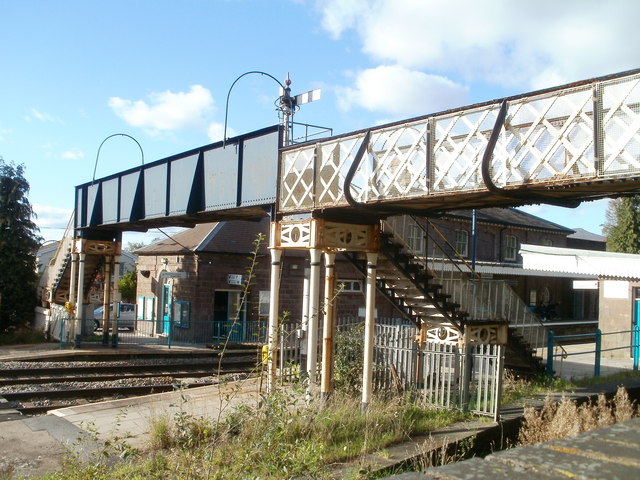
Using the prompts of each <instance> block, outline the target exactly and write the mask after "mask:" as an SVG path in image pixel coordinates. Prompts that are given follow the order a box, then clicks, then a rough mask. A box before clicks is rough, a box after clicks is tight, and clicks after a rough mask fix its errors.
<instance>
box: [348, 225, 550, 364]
mask: <svg viewBox="0 0 640 480" xmlns="http://www.w3.org/2000/svg"><path fill="white" fill-rule="evenodd" d="M393 220H394V219H393V218H392V219H390V221H388V222H385V223H384V231H383V233H382V235H381V247H380V253H381V255H380V256H379V258H378V262H377V288H378V291H379V292H381V293H382V294H383V295H384V296H385V297H386V298H387V299H388V300H389V301H390V302H391V303H392V305H394V306H395V307H396V309H397V310H398V311H399V312H400V313H401V314H402V315H403V316H404V317H405V318H407V319H409V320H411V321H412V322H413V323H415V324H416V325H418V326H419V325H422V324H427V325H428V326H429V328H433V327H439V326H444V327H453V328H455V329H457V330H459V331H463V330H464V326H465V325H467V324H471V323H473V324H478V323H496V322H498V323H500V322H505V321H508V323H509V339H508V345H507V352H506V358H505V364H506V367H507V368H510V369H512V370H513V371H514V372H515V373H516V374H517V375H519V376H527V377H530V376H534V375H537V374H541V373H544V366H543V365H542V361H541V358H540V357H538V356H537V355H536V353H537V349H539V348H543V347H544V346H545V343H544V342H545V338H546V332H545V328H544V326H543V324H542V322H541V321H540V319H539V318H538V317H537V316H536V315H535V314H534V313H532V312H529V311H528V309H527V306H526V304H525V303H524V302H523V301H522V299H520V297H518V295H517V294H516V293H515V292H514V291H513V289H512V288H511V287H510V286H509V285H508V284H507V283H506V282H504V281H501V280H486V279H480V278H479V275H477V274H476V273H475V272H474V271H473V269H471V266H470V265H468V264H467V263H466V261H465V260H464V259H463V258H462V257H459V256H458V257H454V256H451V255H449V254H448V253H447V251H451V250H453V251H454V252H455V249H454V248H453V247H452V246H451V245H445V246H443V245H442V241H443V239H444V237H442V238H439V239H438V238H434V235H432V234H431V232H427V231H426V230H425V229H424V228H423V227H422V226H421V224H420V222H417V221H416V220H415V219H413V218H411V222H413V223H415V224H416V225H418V226H420V228H421V229H422V231H423V232H424V234H425V235H428V236H429V237H430V244H431V245H435V246H438V250H439V251H440V253H441V255H433V252H431V254H430V255H429V256H425V255H421V254H419V253H418V252H415V251H413V249H412V248H411V246H410V245H408V243H407V242H406V241H405V240H404V238H403V237H402V236H401V235H400V234H399V232H398V230H396V229H394V227H393ZM430 230H434V231H436V230H435V227H433V229H430ZM445 241H446V240H445ZM349 258H350V259H351V260H352V263H354V265H356V266H357V267H358V268H359V269H360V270H361V271H362V272H363V273H365V267H364V264H363V263H362V262H361V261H357V260H356V258H357V257H354V256H351V257H349Z"/></svg>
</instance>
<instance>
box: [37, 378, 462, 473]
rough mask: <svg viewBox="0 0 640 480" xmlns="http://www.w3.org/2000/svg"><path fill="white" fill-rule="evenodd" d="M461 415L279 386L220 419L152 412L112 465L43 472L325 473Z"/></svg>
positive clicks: (74, 464) (102, 461)
mask: <svg viewBox="0 0 640 480" xmlns="http://www.w3.org/2000/svg"><path fill="white" fill-rule="evenodd" d="M460 418H461V415H460V414H459V413H456V412H446V411H436V410H430V409H425V408H422V407H420V406H418V405H416V404H413V403H411V402H405V401H376V402H372V404H371V405H370V408H369V409H368V410H367V412H366V413H364V412H361V409H360V403H359V400H357V399H354V398H353V397H348V396H344V395H340V394H338V395H336V396H335V397H334V398H333V401H331V402H330V403H329V404H326V405H324V406H321V405H317V404H316V405H308V404H306V403H305V402H304V401H303V399H302V398H301V396H300V395H297V394H293V393H291V392H287V391H281V392H278V393H276V394H274V395H271V396H269V397H261V398H260V400H259V402H258V403H257V404H256V405H254V406H250V405H243V406H241V407H239V408H237V409H235V410H234V411H233V412H230V413H229V414H227V415H226V416H224V417H223V418H222V419H221V421H220V422H215V421H214V420H211V419H207V418H196V417H192V416H190V415H186V414H185V413H184V412H180V413H178V414H176V416H175V417H173V418H171V417H167V416H159V417H156V418H155V419H153V421H152V426H151V440H150V449H149V453H148V454H145V455H142V454H137V455H134V456H133V457H131V458H130V459H128V460H127V461H126V462H119V463H117V464H115V465H114V464H112V462H111V461H110V460H109V456H108V455H102V456H101V457H100V458H97V459H96V460H95V461H94V462H92V463H90V464H83V463H82V462H80V461H79V460H78V459H77V458H75V457H73V456H70V457H69V458H68V460H67V462H66V464H65V468H64V469H63V470H62V471H60V472H56V473H54V474H51V475H48V476H45V477H42V478H43V479H50V480H53V479H56V480H76V479H77V480H80V479H89V478H91V479H95V480H102V479H104V480H106V479H125V478H126V479H138V480H151V479H176V480H177V479H193V480H199V479H227V478H261V479H286V478H318V479H321V478H329V477H330V474H331V469H332V467H333V466H335V465H336V464H337V463H340V462H344V461H347V460H350V459H354V458H355V459H357V458H358V457H359V456H360V455H361V454H363V453H366V452H369V451H372V450H378V449H381V448H384V447H385V446H387V445H389V444H391V443H395V442H398V441H400V440H404V439H406V438H408V436H410V435H416V434H424V433H427V432H429V431H432V430H434V429H437V428H440V427H442V426H444V425H447V424H449V423H451V422H454V421H456V420H458V419H460ZM122 451H127V452H130V451H131V450H130V449H127V448H118V449H116V448H115V444H113V452H112V453H113V454H120V453H121V452H122ZM102 453H105V452H102ZM357 470H358V469H357V468H356V471H357Z"/></svg>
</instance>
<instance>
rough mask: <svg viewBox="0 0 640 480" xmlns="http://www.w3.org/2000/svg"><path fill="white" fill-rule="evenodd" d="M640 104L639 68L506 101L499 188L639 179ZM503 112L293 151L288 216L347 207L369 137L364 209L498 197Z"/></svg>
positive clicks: (284, 195) (463, 114) (286, 163)
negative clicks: (458, 196) (455, 197)
mask: <svg viewBox="0 0 640 480" xmlns="http://www.w3.org/2000/svg"><path fill="white" fill-rule="evenodd" d="M639 103H640V75H639V74H638V71H637V70H636V71H633V72H627V73H622V74H619V75H612V76H609V77H606V78H600V79H593V80H590V81H584V82H578V83H575V84H572V85H567V86H563V87H557V88H553V89H549V90H546V91H543V92H534V93H531V94H524V95H518V96H515V97H510V98H508V99H506V104H507V106H508V111H507V117H506V119H505V121H504V124H503V125H499V127H500V128H501V130H500V135H499V137H498V138H497V143H496V145H495V148H494V149H493V155H492V158H490V159H489V164H488V166H487V167H488V168H487V169H486V170H487V171H488V172H489V175H490V181H491V182H492V183H493V185H495V186H496V187H497V188H508V187H517V186H524V185H526V186H527V188H533V187H535V186H536V185H539V186H540V185H543V184H556V185H560V184H565V183H567V182H573V183H578V182H586V181H590V182H591V181H593V180H606V179H610V178H615V177H623V176H634V175H637V173H638V172H639V171H640V164H639V162H638V148H639V147H640V141H639V140H638V138H639V132H640V122H638V119H639V118H640V115H639V113H638V109H637V105H638V104H639ZM500 106H501V102H500V101H495V102H488V103H485V104H481V105H472V106H468V107H463V108H460V109H456V110H452V111H447V112H443V113H439V114H435V115H432V116H427V117H423V118H419V119H415V120H411V121H406V122H402V123H397V124H394V125H388V126H382V127H377V128H372V129H370V130H369V131H361V132H356V133H353V134H348V135H345V136H341V137H338V138H330V139H327V140H324V141H319V142H317V143H315V144H305V145H302V146H300V147H297V148H296V147H291V148H288V149H285V150H284V151H283V155H282V156H281V165H280V172H282V175H281V178H280V188H279V192H280V198H279V206H280V209H281V211H283V212H295V211H309V210H313V209H317V208H323V207H336V206H347V205H348V202H347V200H346V198H345V194H344V191H343V188H344V184H345V179H346V178H347V173H348V171H349V169H350V167H351V165H352V164H353V163H354V160H355V158H356V153H357V152H358V150H359V148H360V146H361V144H362V143H363V140H364V139H365V138H366V137H367V135H369V143H368V144H367V145H365V147H366V156H365V160H364V161H363V162H362V163H361V164H360V166H359V167H358V168H357V170H356V171H355V172H354V176H353V179H352V181H351V183H350V185H349V186H348V188H350V189H351V195H352V196H353V198H354V200H355V201H357V202H359V203H375V202H380V201H388V200H406V199H412V198H413V199H416V198H425V197H427V196H430V195H438V194H442V193H452V192H475V193H489V191H488V188H487V186H486V185H485V182H484V180H483V175H482V167H483V165H482V164H483V155H484V153H485V151H486V150H487V146H488V142H489V137H490V135H491V132H492V130H493V129H494V126H495V124H496V120H497V119H498V116H499V114H500ZM425 159H426V161H425ZM584 195H585V196H588V195H589V191H584Z"/></svg>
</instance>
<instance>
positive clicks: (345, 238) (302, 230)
mask: <svg viewBox="0 0 640 480" xmlns="http://www.w3.org/2000/svg"><path fill="white" fill-rule="evenodd" d="M290 137H291V136H290V135H288V131H286V128H285V126H283V125H277V126H273V127H269V128H265V129H262V130H259V131H255V132H251V133H248V134H245V135H240V136H238V137H235V138H231V139H226V140H225V141H224V142H219V143H215V144H211V145H207V146H204V147H200V148H196V149H193V150H190V151H187V152H184V153H180V154H177V155H174V156H172V157H169V158H165V159H162V160H158V161H155V162H152V163H148V164H145V165H142V166H139V167H136V168H132V169H130V170H127V171H124V172H120V173H116V174H114V175H110V176H108V177H104V178H100V179H97V180H94V181H92V182H90V183H86V184H83V185H79V186H77V187H76V196H75V199H76V200H75V203H76V205H75V224H74V232H75V237H76V238H78V239H81V240H82V241H81V242H79V243H77V244H79V245H82V244H83V242H85V243H86V244H89V243H87V242H92V241H106V240H109V239H118V238H120V234H121V232H122V231H126V230H147V229H150V228H155V227H164V226H193V225H195V224H198V223H204V222H211V221H224V220H237V219H260V218H264V217H271V219H272V230H271V239H270V247H271V249H272V276H271V279H272V298H271V304H270V308H271V311H270V329H271V328H272V327H273V323H274V322H275V320H274V318H277V313H278V312H277V299H276V298H275V297H273V295H274V293H273V292H274V291H277V290H278V289H279V284H278V281H279V280H278V275H277V274H276V273H274V271H275V270H274V268H279V267H278V265H279V258H280V257H279V255H280V253H281V251H282V250H284V249H287V248H296V249H307V250H309V251H310V253H311V265H312V268H311V270H312V275H319V269H318V270H316V271H315V272H316V273H313V272H314V268H315V267H314V265H316V266H318V265H320V263H321V262H320V256H321V253H324V254H325V255H329V257H327V259H326V262H333V258H334V257H333V256H334V255H335V254H336V253H339V252H351V255H352V256H351V257H349V258H350V260H351V261H353V262H354V264H355V265H359V268H360V269H361V271H362V272H363V274H364V275H365V276H366V278H367V292H370V291H371V290H373V289H375V288H377V289H378V291H379V292H381V293H382V294H384V295H386V296H388V297H389V299H390V301H392V302H395V304H396V306H397V308H398V310H399V311H401V312H402V313H403V315H405V316H406V317H407V318H410V319H412V320H413V321H414V323H416V324H418V326H420V327H421V328H422V327H426V328H423V330H422V333H421V335H422V338H423V339H424V340H425V341H429V339H431V338H439V336H442V332H445V333H446V332H448V331H449V330H447V329H448V328H450V327H454V330H455V331H457V332H458V333H460V332H462V331H463V330H464V331H465V332H466V333H465V338H468V339H469V340H468V341H469V342H472V343H473V342H475V343H482V342H480V340H478V339H475V340H474V338H475V337H474V336H473V334H472V332H473V331H474V330H473V329H474V328H477V327H478V323H477V322H476V324H475V326H473V325H472V321H473V320H489V319H484V318H468V316H469V315H470V313H469V312H471V313H473V311H472V310H470V309H466V312H465V311H463V310H464V308H461V306H460V304H459V301H453V299H452V297H454V298H460V299H462V298H475V300H473V301H474V302H476V303H477V302H478V301H479V300H478V298H479V296H480V293H479V291H480V290H478V289H479V288H480V287H479V284H470V285H469V286H468V287H467V286H465V287H464V289H465V290H464V292H465V293H464V295H462V294H460V291H461V287H459V286H458V287H455V288H458V297H455V296H454V295H453V293H452V292H448V291H447V287H446V282H440V284H437V285H435V284H434V282H433V281H432V279H433V276H434V275H433V272H431V271H428V269H426V268H424V267H420V266H419V265H417V264H416V263H417V262H416V261H415V258H413V257H411V256H408V255H407V252H406V249H403V246H402V244H401V241H399V239H397V238H395V237H394V236H393V235H390V234H387V233H385V232H384V231H383V230H384V229H382V230H381V223H380V221H381V220H382V219H384V218H386V217H390V216H393V215H397V214H411V215H416V216H428V215H430V214H436V213H440V212H444V211H446V210H449V209H466V208H483V207H496V206H519V205H525V204H533V203H549V204H555V205H563V206H568V207H572V206H576V205H577V204H579V203H580V202H581V201H588V200H594V199H598V198H603V197H615V196H621V195H630V194H637V193H640V69H638V70H634V71H630V72H624V73H620V74H615V75H609V76H606V77H600V78H596V79H590V80H585V81H581V82H576V83H573V84H569V85H565V86H561V87H556V88H550V89H547V90H543V91H538V92H533V93H529V94H522V95H517V96H513V97H509V98H505V99H500V100H496V101H491V102H485V103H482V104H476V105H471V106H466V107H461V108H457V109H453V110H449V111H445V112H440V113H436V114H432V115H426V116H423V117H418V118H414V119H410V120H406V121H401V122H397V123H393V124H389V125H384V126H380V127H375V128H370V129H365V130H362V131H358V132H353V133H349V134H345V135H339V136H332V137H327V138H321V139H315V140H314V141H306V142H304V143H298V144H292V145H285V143H286V142H287V140H286V139H287V138H290ZM76 249H77V248H76ZM278 252H280V253H278ZM76 253H82V252H76ZM85 253H86V252H85ZM378 253H380V258H378ZM332 255H333V256H332ZM383 257H384V258H383ZM67 263H68V262H67ZM65 265H66V263H65ZM329 265H330V263H327V266H329ZM331 265H332V263H331ZM65 268H66V267H65ZM318 268H319V267H318ZM376 269H378V271H377V272H376ZM326 270H327V271H328V270H330V269H329V268H327V269H326ZM331 270H333V269H332V268H331ZM71 276H72V277H73V275H71ZM57 278H58V283H60V279H61V278H63V275H62V274H59V275H58V277H57ZM78 278H79V279H81V274H79V275H78ZM79 281H80V280H79ZM75 288H76V286H75V285H74V283H73V281H72V282H71V286H70V288H69V290H70V291H71V292H73V291H74V289H75ZM452 288H453V287H452ZM77 290H78V291H79V292H81V288H80V287H79V286H78V287H77ZM51 293H52V296H53V298H57V297H55V295H53V293H54V292H51ZM501 295H503V294H501ZM317 296H318V295H317V294H316V297H317ZM507 297H508V295H507V293H505V294H504V295H503V297H501V298H507ZM371 298H373V296H372V297H371ZM71 301H73V299H71ZM369 301H370V300H369V293H367V302H369ZM371 301H372V302H373V301H374V300H371ZM107 303H108V300H105V304H107ZM503 303H507V302H506V301H505V302H503ZM313 308H315V309H316V310H315V311H320V308H319V305H317V304H316V305H315V306H314V305H310V311H311V309H313ZM366 310H367V314H366V315H367V318H368V319H369V318H371V319H372V318H373V307H372V306H371V305H370V304H369V303H367V308H366ZM480 310H482V309H480V308H478V309H477V311H480ZM485 310H486V309H485ZM504 311H506V310H504ZM324 316H325V317H327V316H330V315H329V313H325V315H324ZM507 320H508V319H507ZM371 321H372V320H371ZM465 322H471V323H469V325H471V328H470V329H469V330H467V329H465ZM525 323H528V320H527V322H525ZM367 325H368V324H367ZM429 328H433V330H429ZM481 328H484V329H485V330H486V328H489V327H481ZM312 330H313V329H311V328H310V330H309V331H310V332H311V331H312ZM454 330H451V331H454ZM325 331H326V330H325ZM367 335H368V336H369V337H367V338H373V337H372V335H373V334H372V333H371V331H366V332H365V336H367ZM456 335H457V334H456ZM445 336H447V335H445ZM523 336H524V337H525V339H526V340H528V341H529V343H532V341H531V338H533V337H532V336H530V335H529V336H527V335H524V334H523ZM274 338H275V333H274V331H273V330H270V333H269V339H270V340H269V342H270V344H269V346H270V347H273V344H272V343H271V342H272V341H273V339H274ZM478 338H479V337H478ZM312 340H313V341H317V339H311V338H310V339H309V345H312V344H313V343H312ZM325 340H326V339H325ZM445 340H446V339H445ZM442 341H444V340H442ZM533 343H535V342H533ZM365 350H366V349H365ZM325 353H326V352H325ZM309 357H310V358H309V359H308V360H307V372H308V373H310V378H311V379H312V381H313V377H314V376H315V374H316V366H315V365H316V364H315V357H313V356H312V354H311V353H310V354H309ZM324 358H325V357H324V354H323V362H324ZM369 360H370V358H369ZM366 361H367V357H366V352H365V363H366ZM274 363H275V362H271V363H270V366H269V371H270V372H272V373H273V371H274V370H273V369H275V366H274ZM323 368H324V366H323ZM323 371H324V370H323ZM366 375H367V373H366V372H365V377H366ZM324 381H325V375H324V374H323V382H324ZM366 383H367V382H366V381H364V380H363V402H364V403H366V398H367V397H366V395H367V392H366V388H365V385H366ZM369 383H370V382H369ZM324 388H325V386H324V384H323V389H324ZM323 391H326V390H323Z"/></svg>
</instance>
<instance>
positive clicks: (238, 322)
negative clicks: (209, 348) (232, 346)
mask: <svg viewBox="0 0 640 480" xmlns="http://www.w3.org/2000/svg"><path fill="white" fill-rule="evenodd" d="M241 295H242V292H239V291H229V290H216V292H215V294H214V302H213V321H214V332H215V334H214V335H215V336H216V337H217V338H218V339H220V340H225V339H226V338H227V337H228V338H229V340H230V341H233V342H242V341H243V340H244V330H245V316H244V312H239V311H238V308H239V305H240V301H241Z"/></svg>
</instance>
